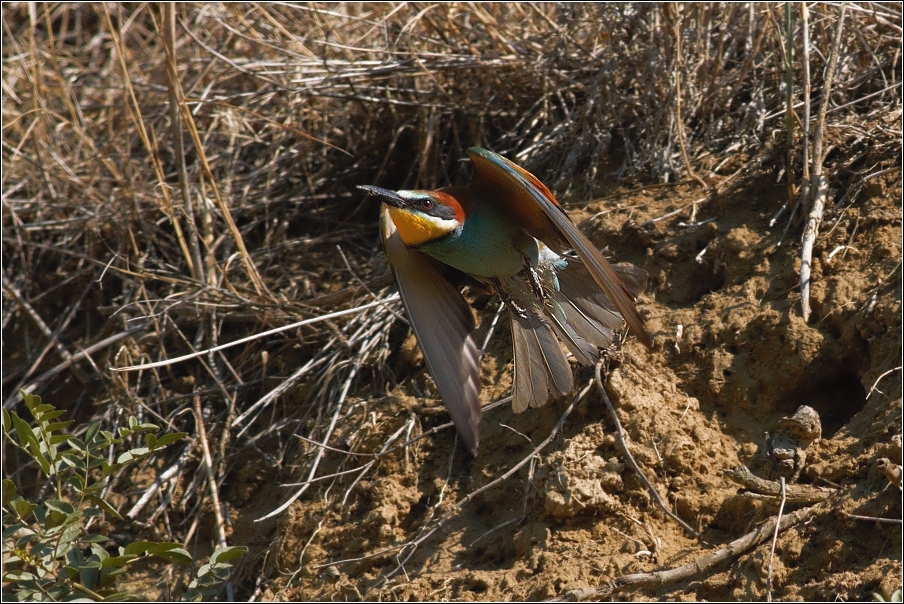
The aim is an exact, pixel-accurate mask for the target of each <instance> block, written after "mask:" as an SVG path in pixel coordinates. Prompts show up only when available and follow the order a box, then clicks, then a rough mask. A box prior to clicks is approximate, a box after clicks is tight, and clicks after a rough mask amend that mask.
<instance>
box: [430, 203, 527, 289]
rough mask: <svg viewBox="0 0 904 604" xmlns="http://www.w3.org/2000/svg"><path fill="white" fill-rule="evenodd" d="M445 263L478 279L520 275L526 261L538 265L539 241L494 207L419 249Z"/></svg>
mask: <svg viewBox="0 0 904 604" xmlns="http://www.w3.org/2000/svg"><path fill="white" fill-rule="evenodd" d="M419 249H420V250H421V251H422V252H424V253H427V254H429V255H431V256H433V257H434V258H436V259H437V260H439V261H440V262H442V263H443V264H448V265H449V266H451V267H453V268H456V269H458V270H460V271H462V272H464V273H467V274H469V275H475V276H478V277H504V276H507V275H514V274H517V273H518V272H519V271H521V269H522V268H523V267H524V261H525V258H527V259H528V260H529V261H530V262H531V263H532V264H534V265H536V263H537V257H538V249H537V241H536V240H535V239H534V238H533V237H530V236H529V235H527V234H526V233H524V231H523V230H522V229H521V228H520V226H519V225H517V224H513V223H512V222H511V221H510V220H506V218H505V217H503V216H501V215H500V214H499V213H498V212H496V211H495V210H494V209H492V208H483V209H476V210H475V211H472V212H471V214H469V215H468V219H467V220H466V221H465V224H464V226H463V227H462V228H461V229H460V230H459V231H456V232H453V233H450V234H449V235H446V236H445V237H443V238H442V239H439V240H437V241H432V242H430V243H427V244H424V245H422V246H421V247H420V248H419Z"/></svg>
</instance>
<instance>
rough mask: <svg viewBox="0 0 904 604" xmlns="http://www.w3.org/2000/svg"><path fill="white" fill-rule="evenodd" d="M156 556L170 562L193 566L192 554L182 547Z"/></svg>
mask: <svg viewBox="0 0 904 604" xmlns="http://www.w3.org/2000/svg"><path fill="white" fill-rule="evenodd" d="M154 555H155V556H157V557H158V558H163V559H164V560H169V561H170V562H178V563H179V564H191V554H189V553H188V552H187V551H185V550H184V549H182V548H181V547H177V548H175V549H171V550H169V551H166V552H161V553H159V554H154Z"/></svg>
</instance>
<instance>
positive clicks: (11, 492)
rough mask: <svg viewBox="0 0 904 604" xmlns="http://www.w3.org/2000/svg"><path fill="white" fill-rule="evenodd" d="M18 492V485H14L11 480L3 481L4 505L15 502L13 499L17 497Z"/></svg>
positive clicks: (5, 479)
mask: <svg viewBox="0 0 904 604" xmlns="http://www.w3.org/2000/svg"><path fill="white" fill-rule="evenodd" d="M16 493H18V491H17V490H16V483H14V482H13V481H12V480H10V479H9V478H4V479H3V505H9V502H10V501H12V500H13V497H15V496H16Z"/></svg>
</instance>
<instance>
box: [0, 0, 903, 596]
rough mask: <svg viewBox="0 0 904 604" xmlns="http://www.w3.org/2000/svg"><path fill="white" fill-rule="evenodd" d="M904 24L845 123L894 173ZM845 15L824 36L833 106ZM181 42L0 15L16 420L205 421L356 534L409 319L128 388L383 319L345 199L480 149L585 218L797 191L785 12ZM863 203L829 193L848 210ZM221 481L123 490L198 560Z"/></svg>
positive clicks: (872, 14) (679, 12) (114, 23)
mask: <svg viewBox="0 0 904 604" xmlns="http://www.w3.org/2000/svg"><path fill="white" fill-rule="evenodd" d="M900 10H901V9H900V5H898V4H895V3H861V4H856V5H854V4H852V5H850V6H849V7H848V11H847V12H848V15H847V21H846V23H847V25H846V26H845V28H844V30H843V31H842V34H841V38H840V52H839V57H838V67H837V71H836V74H835V82H834V88H833V93H832V98H831V101H830V102H829V103H828V111H827V123H826V128H827V129H828V130H829V131H831V130H832V129H833V128H845V129H854V130H855V131H856V129H860V130H862V131H863V136H868V137H871V138H872V140H873V141H874V143H873V144H874V145H884V146H887V148H888V149H889V152H890V153H895V152H896V151H894V150H895V149H899V147H898V146H899V144H900V137H901V132H900V117H901V79H900V72H901V71H900V69H901V68H900V65H901V56H900V49H901V12H900ZM837 16H838V8H837V7H836V6H833V5H826V4H819V5H814V6H813V7H812V8H811V9H810V16H809V20H810V24H811V29H810V40H811V45H812V48H811V49H810V54H809V58H810V62H811V63H810V67H809V69H810V73H812V74H813V81H812V95H813V102H814V103H817V104H818V103H819V102H820V99H821V96H820V95H821V92H822V82H823V75H822V73H823V71H824V68H825V61H826V56H827V49H828V48H829V47H830V45H831V42H832V37H833V33H834V28H835V24H836V21H837ZM167 17H168V16H167V15H164V14H161V13H160V12H158V8H157V6H156V5H152V4H130V5H114V4H107V5H93V6H89V5H84V4H78V5H75V4H28V5H25V4H14V5H4V11H3V27H4V46H3V59H4V61H3V95H4V104H3V176H2V188H3V248H2V249H3V295H4V303H3V317H2V321H3V337H4V342H5V346H4V359H3V361H4V363H3V366H4V369H3V396H4V400H5V401H6V403H7V405H12V404H15V401H16V394H15V393H16V391H17V389H18V388H20V387H24V388H28V389H29V390H31V391H35V392H37V393H39V394H42V395H45V396H49V397H50V398H51V400H52V401H53V402H54V404H57V405H59V406H63V407H69V408H70V409H72V410H73V413H75V414H76V415H77V416H79V417H81V418H83V419H86V418H88V417H89V416H97V417H102V418H104V420H105V421H106V422H108V424H109V425H110V426H116V425H117V422H118V421H120V418H121V417H124V415H126V414H136V415H138V416H140V417H144V418H146V420H147V421H155V422H158V423H161V424H164V425H167V426H170V427H171V428H172V429H186V430H187V431H189V432H191V433H196V430H195V429H194V425H193V422H194V420H193V415H192V413H191V412H190V411H191V409H192V397H193V395H198V396H200V397H201V400H202V402H203V412H204V418H203V419H204V421H205V422H206V424H207V436H208V438H209V439H210V453H211V455H212V461H213V470H214V472H215V475H216V477H217V480H218V481H220V482H222V481H223V480H224V478H225V477H226V475H227V474H228V473H229V471H230V467H231V465H232V464H233V463H234V461H235V460H236V459H237V458H238V457H239V456H240V455H241V454H242V451H246V450H247V449H248V448H253V449H257V450H258V451H259V452H262V453H261V454H262V455H263V458H264V459H266V460H267V464H268V465H270V466H272V471H270V470H268V472H269V473H268V475H269V476H272V477H274V478H276V477H278V478H279V479H280V480H286V481H287V482H291V481H293V479H294V481H295V482H299V483H302V484H303V485H306V486H297V487H293V490H292V491H290V492H295V493H296V496H298V495H300V494H301V493H300V491H302V490H303V489H307V488H309V486H310V485H312V484H316V485H318V487H319V486H321V485H333V486H332V487H331V488H324V489H322V490H319V491H318V493H319V495H318V496H320V497H323V498H324V501H325V502H327V505H341V504H342V503H343V502H344V501H345V500H346V498H347V497H348V494H349V493H350V492H351V491H352V489H353V488H354V485H355V483H356V482H357V481H358V480H360V479H361V477H362V476H364V475H365V474H366V473H367V472H368V471H371V470H372V468H373V467H374V465H375V464H378V463H380V460H381V457H379V454H380V453H381V452H385V451H387V450H389V449H392V450H394V451H395V452H394V453H392V454H391V455H393V456H395V458H396V459H397V460H399V463H408V459H409V458H408V455H407V452H406V451H405V450H403V449H398V448H397V447H398V445H399V444H400V443H402V442H404V441H405V440H406V439H409V438H412V437H414V436H416V435H417V433H418V430H419V423H418V421H417V418H416V416H415V414H413V413H410V414H408V415H407V416H406V415H405V414H404V413H401V414H399V415H397V416H393V415H392V414H390V413H388V412H387V413H379V414H376V413H375V409H377V408H378V407H377V406H378V405H380V404H381V401H382V400H383V397H384V394H385V392H386V385H387V384H395V382H396V379H397V378H396V373H395V371H396V369H395V367H396V366H397V365H398V363H399V362H400V361H399V360H398V359H397V358H396V356H397V355H396V353H394V352H392V348H393V346H390V344H391V343H393V345H394V346H396V347H397V345H398V343H399V342H400V341H401V339H402V337H403V336H404V332H403V331H402V327H398V325H399V322H398V321H397V318H398V313H399V310H400V307H399V305H398V304H397V303H395V302H387V303H386V304H383V305H374V306H371V307H369V308H367V309H364V310H361V311H360V312H352V313H349V314H346V315H344V316H341V317H338V318H336V319H334V320H331V321H322V322H318V323H312V324H309V325H306V326H304V327H301V328H298V329H296V330H291V331H289V332H287V333H282V334H280V335H275V336H271V337H268V338H264V339H258V340H255V341H252V342H250V343H248V344H245V345H243V346H241V347H237V348H229V349H226V350H223V351H221V352H217V353H210V354H206V355H202V356H201V357H199V358H197V359H195V360H192V361H188V362H184V363H178V364H172V365H167V366H164V367H159V368H154V369H146V370H142V371H137V372H126V373H114V372H111V371H110V368H111V367H124V366H129V365H138V364H144V363H149V362H153V361H162V360H166V359H169V358H172V357H176V356H179V355H182V354H187V353H190V352H193V351H195V350H201V349H206V348H210V347H213V346H216V345H218V344H223V343H227V342H230V341H233V340H237V339H239V338H241V337H245V336H249V335H253V334H255V333H259V332H261V331H264V330H266V329H270V328H273V327H279V326H283V325H286V324H289V323H291V322H293V321H300V320H303V319H310V318H313V317H317V316H320V315H323V314H326V313H327V312H331V311H335V310H340V309H349V308H356V307H359V306H363V305H365V304H368V303H370V302H373V301H374V300H388V299H389V297H390V296H391V291H390V290H389V288H388V285H389V278H388V272H387V269H386V266H385V260H384V258H383V257H382V252H381V249H380V244H379V241H378V237H377V229H376V228H375V221H376V208H375V207H373V206H372V205H371V204H370V203H369V202H368V201H367V200H366V199H363V198H362V196H360V195H359V194H357V193H354V192H353V191H354V186H355V185H358V184H365V183H367V184H377V185H383V186H387V187H391V188H416V187H433V186H438V185H443V184H446V183H448V182H461V181H463V180H464V179H466V178H467V173H468V167H467V166H466V165H463V164H462V163H461V162H460V158H461V157H463V156H464V149H466V148H467V147H469V146H471V145H481V146H485V147H488V148H491V149H493V150H495V151H497V152H500V153H502V154H504V155H506V156H508V157H511V158H513V159H515V160H517V161H518V162H520V163H522V164H523V165H525V166H526V167H527V168H529V169H530V170H532V171H533V172H534V173H536V174H537V175H538V176H540V177H541V178H542V179H543V180H544V181H546V182H548V183H549V184H550V185H552V186H553V187H554V188H555V189H556V190H557V191H558V192H560V193H561V196H564V197H566V198H571V199H577V200H586V199H589V198H590V197H591V196H592V195H594V194H595V193H596V192H597V191H598V183H599V181H600V180H601V179H602V178H603V176H609V177H615V178H617V179H621V181H622V182H623V183H624V184H627V185H631V184H633V183H657V182H658V183H664V182H675V181H679V180H690V174H691V172H689V170H692V171H693V174H695V175H697V176H699V178H700V179H702V182H703V184H704V185H706V186H707V187H708V188H705V189H704V188H703V187H701V189H702V190H701V195H703V196H704V198H707V197H708V196H709V195H713V194H715V192H717V191H720V190H724V188H725V187H728V186H730V184H731V182H732V180H731V179H732V178H733V177H734V176H735V175H737V174H741V173H743V171H744V170H745V169H752V167H762V166H763V165H764V164H766V165H774V166H775V167H776V172H777V173H779V174H780V178H781V179H782V180H787V177H788V175H787V173H786V172H787V170H783V168H782V167H783V166H784V165H785V152H786V149H785V148H784V146H785V143H784V142H783V139H784V136H783V128H784V126H783V124H784V112H785V106H786V100H787V95H786V86H785V68H784V60H783V56H784V55H783V52H784V50H783V44H784V40H783V38H782V30H783V25H782V23H783V14H782V12H781V7H780V6H778V5H765V4H752V5H741V4H729V5H714V4H694V5H666V6H659V5H649V4H638V5H634V4H600V5H589V4H587V5H584V4H577V5H553V4H521V3H518V4H515V3H502V4H493V5H489V4H486V5H483V4H410V3H409V4H359V3H342V4H338V3H329V4H303V5H291V6H290V5H277V4H253V3H252V4H248V3H239V4H198V5H194V4H182V5H178V6H177V7H176V10H175V13H174V14H173V15H172V16H171V17H172V20H168V18H167ZM794 27H795V28H796V29H795V35H794V38H793V39H794V41H795V42H794V44H795V49H794V53H795V61H798V60H799V57H800V56H801V48H800V41H801V36H800V35H799V34H800V32H799V27H800V21H799V20H796V21H795V22H794ZM167 32H171V34H170V36H169V44H168V43H167V39H168V36H167ZM679 38H680V45H679V44H678V42H679ZM168 47H169V48H170V49H171V52H170V53H169V54H168V52H167V49H168ZM676 48H680V49H681V52H680V53H676ZM797 73H798V76H797V80H796V81H795V84H794V87H793V89H792V91H791V93H792V94H791V98H792V100H793V104H794V106H795V107H800V103H801V100H802V99H803V83H802V82H801V81H800V77H799V74H800V73H802V72H801V71H800V70H798V71H797ZM679 76H680V78H679ZM677 81H680V88H679V87H676V86H675V83H676V82H677ZM678 94H680V97H678V96H677V95H678ZM679 101H680V105H679ZM679 107H680V121H679V120H678V119H677V116H678V115H679V112H678V109H679ZM795 119H797V118H795ZM792 122H794V123H796V131H795V133H794V140H795V141H797V142H798V143H799V141H800V139H801V135H800V124H799V120H797V121H796V122H795V120H792ZM791 151H792V153H791V154H790V155H791V158H792V161H791V163H790V165H791V166H792V170H794V171H795V174H794V179H795V180H796V179H798V178H799V177H800V175H801V171H802V168H801V156H802V153H801V149H800V148H799V146H798V148H795V149H793V150H791ZM869 176H870V174H869V173H868V172H864V173H855V174H850V175H846V176H845V177H843V178H844V179H845V180H843V181H842V180H838V181H837V182H836V183H835V184H834V185H833V186H837V187H839V188H840V189H842V191H843V192H842V193H841V194H840V195H839V196H838V197H839V198H841V199H842V202H843V203H841V204H839V205H843V204H844V203H853V202H854V201H855V198H856V190H859V189H858V187H862V186H863V183H864V182H866V181H865V180H864V179H865V178H868V177H869ZM838 178H839V179H841V178H842V177H841V176H839V177H838ZM569 191H570V192H571V193H570V194H569ZM848 194H849V195H848ZM776 209H777V208H776ZM792 232H793V231H792ZM798 232H799V227H798ZM88 349H90V354H82V355H81V356H79V353H80V352H81V351H85V350H88ZM384 404H385V402H384ZM381 422H382V423H387V424H390V425H391V427H390V428H387V427H386V426H384V425H377V424H380V423H381ZM384 433H390V434H394V437H393V439H391V440H390V441H389V442H385V441H384V439H383V438H382V437H380V435H382V434H384ZM295 436H298V438H295ZM317 443H320V444H317ZM343 452H353V453H354V454H346V453H343ZM375 455H376V457H375ZM201 458H202V456H201V445H200V443H199V442H198V440H197V439H195V440H194V441H192V442H191V443H189V444H188V445H187V447H186V449H185V450H184V451H183V452H181V454H179V453H177V454H176V455H175V457H173V458H172V459H169V460H167V461H166V462H164V463H163V465H162V466H160V467H159V468H156V470H157V471H160V472H164V471H166V470H167V469H172V468H175V470H173V471H174V472H177V473H179V474H180V475H182V476H184V477H185V478H184V480H182V481H171V482H169V483H168V485H166V486H165V487H164V488H163V489H162V490H161V491H160V492H159V493H155V494H154V496H153V497H150V498H147V501H146V502H145V504H143V505H142V506H140V507H139V508H132V506H133V505H134V504H135V502H136V501H137V500H138V497H139V496H140V494H141V493H142V492H144V491H145V490H146V488H147V487H148V484H149V483H147V482H140V481H138V480H137V479H135V478H134V477H129V476H118V477H116V480H115V481H114V482H113V483H112V484H111V488H112V489H113V490H114V491H117V492H121V493H122V494H123V497H124V499H123V503H124V504H128V506H129V507H128V508H127V509H133V511H134V513H133V514H131V516H132V517H133V518H135V519H137V520H140V521H141V523H142V524H143V526H145V527H148V530H151V531H154V532H157V533H163V535H160V536H165V537H166V538H168V539H173V540H177V541H184V542H191V541H192V539H193V538H195V537H196V536H197V531H198V526H199V522H200V521H199V519H200V518H201V516H202V511H204V510H208V511H209V509H210V508H209V506H210V504H209V503H208V502H207V500H208V497H209V493H208V491H207V489H206V485H205V484H204V483H203V482H204V480H203V477H202V474H203V472H201V471H198V472H195V470H196V469H197V468H199V467H200V466H199V464H201V463H202V461H201ZM4 472H5V475H7V474H8V472H9V468H8V467H5V468H4ZM339 472H347V474H342V475H337V476H332V477H331V475H334V474H337V473H339ZM312 481H319V482H312ZM276 503H280V502H274V505H273V508H274V509H275V508H276V507H277V506H276ZM251 572H255V573H256V572H257V569H255V570H253V571H251ZM240 587H241V589H243V590H245V591H242V592H241V593H245V594H246V595H247V593H248V592H250V591H251V590H253V585H252V584H242V585H240Z"/></svg>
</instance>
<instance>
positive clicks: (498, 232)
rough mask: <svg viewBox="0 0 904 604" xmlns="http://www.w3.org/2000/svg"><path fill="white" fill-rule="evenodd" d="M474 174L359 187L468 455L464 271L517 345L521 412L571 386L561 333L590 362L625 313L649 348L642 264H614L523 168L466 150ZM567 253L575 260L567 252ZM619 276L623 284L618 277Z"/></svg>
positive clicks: (476, 380)
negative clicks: (374, 205)
mask: <svg viewBox="0 0 904 604" xmlns="http://www.w3.org/2000/svg"><path fill="white" fill-rule="evenodd" d="M468 155H469V156H470V158H471V164H472V165H473V167H474V173H475V174H474V178H473V180H472V181H471V183H470V184H469V185H467V186H453V187H444V188H442V189H439V190H436V191H389V190H387V189H381V188H380V187H372V186H361V187H358V188H359V189H362V190H364V191H366V192H368V193H369V194H371V195H373V196H374V197H376V198H377V199H379V200H380V201H382V202H383V206H382V212H381V232H382V236H383V244H384V246H385V249H386V257H387V259H388V260H389V264H390V266H391V267H392V272H393V274H394V276H395V280H396V284H397V285H398V288H399V292H400V293H401V296H402V302H403V303H404V305H405V308H406V310H407V311H408V317H409V318H410V320H411V327H412V328H413V329H414V333H415V336H416V337H417V340H418V343H419V344H420V346H421V350H422V351H423V353H424V359H425V360H426V362H427V367H428V369H429V370H430V374H431V375H432V376H433V380H434V381H435V382H436V386H437V388H438V389H439V392H440V395H441V396H442V398H443V402H444V403H445V405H446V408H447V409H448V410H449V413H450V414H451V416H452V419H453V421H454V422H455V426H456V427H457V428H458V432H459V434H460V435H461V437H462V438H463V439H464V441H465V445H466V446H467V448H468V450H469V451H470V452H471V454H472V455H475V456H476V455H477V445H478V443H479V431H478V423H479V422H480V402H479V395H480V370H479V366H478V363H479V358H478V356H479V355H478V351H477V345H476V344H475V342H474V327H475V324H474V317H473V315H472V314H471V309H470V307H469V306H468V304H467V302H465V299H464V297H463V296H462V294H461V291H460V289H459V287H460V285H461V283H462V274H464V275H467V276H469V277H471V278H473V279H476V280H477V281H479V282H481V283H484V284H488V285H490V286H492V287H493V288H494V289H495V291H496V292H497V293H498V294H499V295H500V297H501V298H502V300H503V301H504V302H505V305H506V306H507V307H508V310H509V314H510V315H511V320H512V341H513V342H514V349H515V377H514V392H513V397H512V400H513V402H512V407H513V409H514V411H515V412H516V413H520V412H522V411H524V410H525V409H527V408H528V407H538V406H540V405H543V404H544V403H546V401H547V400H549V399H550V398H551V397H558V396H562V395H565V394H568V393H569V392H570V391H571V390H572V389H573V385H574V383H573V380H572V375H571V367H570V365H569V364H568V360H567V359H566V357H565V354H564V352H563V351H562V348H561V346H560V345H559V340H561V341H562V342H564V344H565V346H566V347H567V348H568V350H569V351H570V352H571V354H573V355H574V357H575V359H577V360H578V361H579V362H580V363H582V364H584V365H590V364H593V363H595V362H596V361H597V360H598V359H599V349H600V348H605V347H606V346H608V345H609V344H610V343H611V342H612V340H613V337H614V332H615V330H618V329H620V328H621V327H622V326H623V325H624V323H625V322H627V324H628V328H629V329H630V331H631V333H633V334H634V335H635V336H637V338H638V339H639V340H640V341H641V342H643V343H644V344H646V345H647V346H650V345H651V343H650V337H649V336H648V335H647V332H646V330H645V329H644V326H643V319H642V318H641V316H640V314H639V313H638V312H637V308H636V307H635V298H634V297H635V295H636V294H637V293H639V292H640V291H641V290H642V289H643V287H644V285H645V283H646V276H647V274H646V272H644V271H642V270H641V269H638V268H636V267H633V266H631V265H617V266H616V268H613V267H612V265H610V264H609V262H608V261H607V260H606V259H605V258H604V257H603V255H602V254H601V253H600V251H599V250H598V249H597V248H596V247H595V246H594V245H593V244H592V243H590V241H588V240H587V238H586V237H585V236H584V235H583V234H582V233H581V232H580V231H579V230H578V228H577V226H575V224H574V223H573V222H572V221H571V219H569V218H568V215H567V214H566V213H565V211H564V210H563V209H562V206H560V205H559V202H558V201H556V198H555V197H554V196H553V194H552V193H551V192H550V191H549V189H547V188H546V186H545V185H544V184H543V183H542V182H540V180H539V179H537V177H535V176H534V175H533V174H531V173H530V172H528V171H527V170H525V169H524V168H521V167H520V166H517V165H515V164H514V163H512V162H510V161H509V160H507V159H505V158H504V157H502V156H500V155H497V154H496V153H493V152H492V151H487V150H486V149H481V148H479V147H472V148H470V149H468ZM568 249H573V250H574V251H575V252H577V255H578V258H580V261H578V259H576V258H573V257H569V256H566V255H565V252H566V250H568ZM619 274H621V275H622V276H623V277H624V278H625V281H626V282H628V283H629V284H630V285H631V287H630V288H629V287H628V286H626V285H625V282H623V280H622V278H620V277H619Z"/></svg>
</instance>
